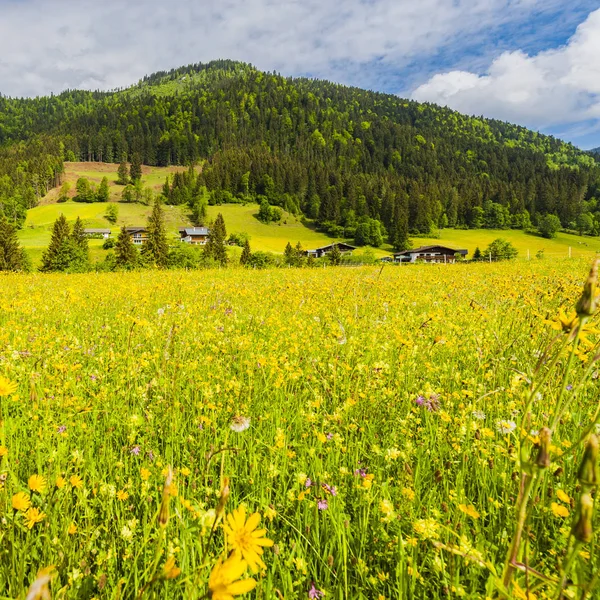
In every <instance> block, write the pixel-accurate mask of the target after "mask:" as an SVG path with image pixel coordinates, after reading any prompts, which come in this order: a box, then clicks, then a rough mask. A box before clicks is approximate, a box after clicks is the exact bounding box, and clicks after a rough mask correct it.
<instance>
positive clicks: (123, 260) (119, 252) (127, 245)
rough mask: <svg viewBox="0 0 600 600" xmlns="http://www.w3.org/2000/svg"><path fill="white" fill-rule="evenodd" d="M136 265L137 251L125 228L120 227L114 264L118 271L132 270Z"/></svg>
mask: <svg viewBox="0 0 600 600" xmlns="http://www.w3.org/2000/svg"><path fill="white" fill-rule="evenodd" d="M137 263H138V251H137V250H136V248H135V246H134V245H133V242H132V241H131V236H130V235H129V233H127V229H126V228H125V226H123V227H121V231H120V232H119V236H118V237H117V243H116V244H115V264H116V266H117V267H118V268H120V269H133V268H135V267H136V265H137Z"/></svg>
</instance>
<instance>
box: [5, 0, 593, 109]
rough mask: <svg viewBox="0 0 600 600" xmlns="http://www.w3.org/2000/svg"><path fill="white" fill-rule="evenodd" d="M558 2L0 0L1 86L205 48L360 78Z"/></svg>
mask: <svg viewBox="0 0 600 600" xmlns="http://www.w3.org/2000/svg"><path fill="white" fill-rule="evenodd" d="M574 1H581V0H574ZM561 5H562V0H453V1H450V0H419V2H415V1H414V0H345V1H344V2H340V1H339V0H176V1H175V2H170V3H166V2H164V0H130V1H128V2H124V1H123V0H103V1H102V2H98V1H97V0H19V1H16V2H15V1H13V0H8V2H7V0H0V92H2V93H4V94H8V95H36V94H45V93H49V92H51V91H53V92H58V91H61V90H62V89H65V88H67V87H71V88H80V87H84V88H89V87H92V88H101V89H109V88H113V87H121V86H126V85H129V84H131V83H132V82H135V81H137V80H138V79H139V78H140V77H142V76H143V75H145V74H148V73H151V72H153V71H156V70H161V69H170V68H172V67H176V66H180V65H183V64H187V63H190V62H198V61H202V62H206V61H209V60H212V59H215V58H232V59H236V60H243V61H247V62H252V63H254V64H255V65H256V66H258V67H259V68H263V69H267V70H272V69H275V70H279V71H281V72H282V73H284V74H290V75H293V74H299V73H311V74H313V75H315V76H321V77H329V78H332V79H335V80H338V81H348V79H349V78H350V73H353V74H356V72H357V70H358V71H359V72H360V73H365V71H366V72H367V73H366V75H365V76H364V79H363V81H366V80H368V65H369V64H370V63H373V61H379V62H380V63H384V64H386V65H388V66H389V67H390V68H393V69H398V70H400V69H402V67H404V66H405V65H406V64H408V63H409V62H411V61H414V60H415V58H418V57H422V56H428V55H432V54H435V53H436V52H439V51H440V50H442V49H444V48H446V47H448V46H449V45H450V44H452V43H453V42H455V41H457V40H459V41H460V42H461V43H463V42H465V41H466V40H468V39H478V38H480V37H481V36H483V37H485V36H486V35H488V34H489V32H490V31H491V30H493V28H494V27H498V26H501V25H502V24H506V23H510V22H513V21H514V22H523V21H524V20H526V19H527V18H528V16H529V15H531V14H534V13H538V12H540V11H551V10H556V9H557V8H560V7H561ZM578 76H579V75H578V73H577V72H576V71H573V72H572V77H573V78H577V77H578ZM581 76H583V74H582V75H581ZM442 77H445V78H446V79H448V78H450V79H452V78H455V76H454V75H452V74H448V75H446V76H442ZM352 78H353V81H354V82H355V83H356V82H357V81H356V77H355V76H353V77H352ZM466 80H467V78H465V81H466ZM437 81H438V80H436V81H435V82H434V81H433V80H432V81H431V82H430V83H429V84H428V85H429V86H430V87H429V88H428V89H430V90H431V91H433V90H434V88H435V85H438V83H436V82H437ZM359 83H360V81H359ZM441 83H443V85H442V88H443V89H446V90H448V88H447V85H448V84H446V83H444V82H440V84H441ZM434 84H435V85H434ZM450 85H451V86H455V87H456V86H457V85H460V82H459V83H457V82H456V81H455V82H454V83H451V84H450ZM444 86H446V87H444ZM474 87H475V88H477V89H479V87H480V84H479V83H477V82H476V83H475V84H474ZM423 89H427V88H423ZM460 89H462V88H460ZM459 92H460V90H457V91H455V92H454V94H453V95H452V97H456V94H457V93H459ZM446 93H449V92H448V91H446ZM515 99H516V100H518V98H517V97H515Z"/></svg>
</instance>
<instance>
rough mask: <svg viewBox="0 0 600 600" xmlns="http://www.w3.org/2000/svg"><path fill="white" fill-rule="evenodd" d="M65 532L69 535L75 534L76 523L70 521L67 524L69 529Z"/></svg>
mask: <svg viewBox="0 0 600 600" xmlns="http://www.w3.org/2000/svg"><path fill="white" fill-rule="evenodd" d="M67 533H68V534H69V535H75V534H76V533H77V525H75V523H71V524H70V525H69V529H67Z"/></svg>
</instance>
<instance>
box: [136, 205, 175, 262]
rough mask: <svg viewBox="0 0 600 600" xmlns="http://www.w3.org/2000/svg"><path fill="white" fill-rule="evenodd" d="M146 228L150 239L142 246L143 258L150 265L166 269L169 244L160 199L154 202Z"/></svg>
mask: <svg viewBox="0 0 600 600" xmlns="http://www.w3.org/2000/svg"><path fill="white" fill-rule="evenodd" d="M146 227H147V236H148V239H147V240H146V241H145V242H144V245H143V246H142V256H143V257H144V259H145V260H146V261H147V262H149V263H150V264H153V265H155V266H157V267H160V268H164V267H166V266H167V259H168V255H169V244H168V243H167V234H166V231H165V219H164V214H163V209H162V206H161V204H160V200H159V199H158V198H157V199H156V200H155V201H154V208H153V209H152V214H151V215H150V216H149V217H148V224H147V226H146Z"/></svg>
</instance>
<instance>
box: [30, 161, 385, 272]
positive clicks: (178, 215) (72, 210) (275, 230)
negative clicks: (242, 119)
mask: <svg viewBox="0 0 600 600" xmlns="http://www.w3.org/2000/svg"><path fill="white" fill-rule="evenodd" d="M117 168H118V165H116V164H109V163H85V162H79V163H65V172H64V180H65V181H68V182H69V183H71V184H72V188H73V189H72V190H71V193H70V196H71V197H72V196H73V195H74V194H75V190H74V184H75V182H76V181H77V179H78V178H80V177H85V178H87V179H88V180H89V181H91V182H92V183H93V184H95V185H96V186H97V185H98V184H99V183H100V181H101V179H102V178H103V177H107V178H108V179H109V190H110V201H111V202H117V201H118V200H119V199H120V197H121V193H122V191H123V188H124V186H122V185H118V184H117V183H116V179H117V174H116V173H117ZM181 171H182V169H181V168H179V167H146V166H144V167H143V168H142V183H143V185H144V186H149V187H151V188H153V189H154V190H155V191H157V192H158V191H159V190H161V189H162V187H163V184H164V181H165V178H166V177H167V176H172V175H173V173H177V172H181ZM57 197H58V190H57V189H53V190H50V192H48V194H47V195H46V196H44V197H43V198H41V200H40V203H39V205H38V206H37V207H35V208H31V209H29V210H28V211H27V216H26V220H25V223H24V226H23V228H22V229H21V230H20V231H19V240H20V242H21V244H22V245H23V247H24V248H25V249H26V250H27V251H28V253H29V254H30V256H31V258H32V260H33V262H34V264H37V263H38V262H39V260H40V258H41V254H42V251H43V250H44V249H45V248H46V247H47V246H48V243H49V242H50V237H51V230H52V225H53V223H54V221H55V220H56V218H57V217H58V216H59V215H60V214H61V213H62V214H64V215H65V216H66V218H67V220H68V221H69V222H70V223H71V224H72V223H74V222H75V220H76V219H77V217H80V218H81V219H82V220H83V221H84V224H85V226H86V227H95V228H105V229H106V228H108V229H111V230H112V231H113V234H115V235H116V233H117V232H118V230H119V228H120V227H121V226H123V225H125V226H136V225H144V224H145V223H146V221H147V219H148V216H149V215H150V213H151V207H150V206H146V205H144V204H140V203H124V202H118V204H117V207H118V218H117V222H116V223H115V224H111V223H109V221H108V220H107V219H106V217H105V214H106V207H107V204H106V203H102V202H95V203H91V204H85V203H80V202H73V201H72V200H69V201H68V202H64V203H57ZM258 210H259V207H258V205H256V204H254V203H249V204H245V205H240V204H231V205H229V204H225V205H221V206H209V207H207V222H210V221H212V220H214V218H215V217H216V216H217V214H218V213H222V214H223V217H224V219H225V223H226V226H227V231H228V233H242V232H243V233H247V234H248V235H249V236H250V241H251V244H252V247H253V249H255V250H265V251H269V252H277V253H281V252H283V250H284V249H285V246H286V244H287V243H288V242H291V243H293V244H296V243H297V242H300V243H301V244H302V245H303V246H304V247H305V248H313V247H318V246H323V245H326V244H330V243H331V242H332V241H335V240H334V239H332V238H331V237H329V236H327V235H325V234H324V233H320V232H318V231H315V230H314V229H311V228H310V227H307V226H305V225H303V224H302V223H301V222H300V220H299V219H298V218H297V217H295V216H294V215H292V214H289V213H285V212H284V217H283V220H282V221H281V222H280V223H270V224H268V225H267V224H265V223H262V222H261V221H259V220H258V219H257V218H256V214H257V213H258ZM164 212H165V224H166V227H167V231H168V233H169V235H171V236H172V237H178V229H179V228H180V227H182V226H191V225H192V222H191V220H190V214H189V209H188V207H187V206H185V205H178V206H173V205H168V204H167V205H165V206H164ZM336 239H341V238H336ZM102 243H103V242H102V240H90V249H91V256H92V259H93V260H102V258H103V257H104V256H105V251H103V250H102V247H101V246H102ZM376 253H377V254H379V255H384V254H386V252H385V251H376Z"/></svg>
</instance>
